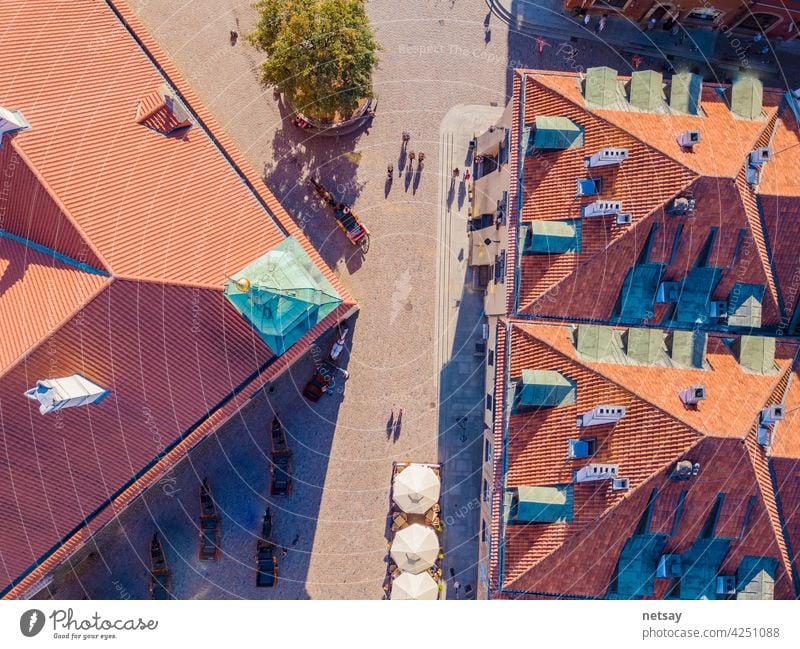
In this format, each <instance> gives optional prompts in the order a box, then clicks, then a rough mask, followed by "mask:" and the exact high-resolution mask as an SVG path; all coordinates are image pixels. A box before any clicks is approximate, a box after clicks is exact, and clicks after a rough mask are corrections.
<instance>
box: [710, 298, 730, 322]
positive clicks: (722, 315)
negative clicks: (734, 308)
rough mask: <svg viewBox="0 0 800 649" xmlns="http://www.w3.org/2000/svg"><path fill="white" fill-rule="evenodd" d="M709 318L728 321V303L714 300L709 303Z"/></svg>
mask: <svg viewBox="0 0 800 649" xmlns="http://www.w3.org/2000/svg"><path fill="white" fill-rule="evenodd" d="M708 317H709V318H715V319H717V320H727V319H728V303H727V302H726V301H725V300H713V301H711V302H709V303H708Z"/></svg>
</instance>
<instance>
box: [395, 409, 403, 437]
mask: <svg viewBox="0 0 800 649" xmlns="http://www.w3.org/2000/svg"><path fill="white" fill-rule="evenodd" d="M402 428H403V411H402V410H401V411H400V414H398V415H397V419H396V420H395V422H394V440H393V441H395V442H396V441H397V440H398V439H400V431H401V430H402Z"/></svg>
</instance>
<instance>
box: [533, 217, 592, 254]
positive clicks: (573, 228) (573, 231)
mask: <svg viewBox="0 0 800 649" xmlns="http://www.w3.org/2000/svg"><path fill="white" fill-rule="evenodd" d="M580 250H581V220H580V219H568V220H565V221H531V222H530V225H529V227H528V229H527V232H526V238H525V242H524V245H523V249H522V254H525V255H536V254H561V253H565V252H580Z"/></svg>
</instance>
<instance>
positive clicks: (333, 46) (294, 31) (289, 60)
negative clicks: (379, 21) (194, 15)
mask: <svg viewBox="0 0 800 649" xmlns="http://www.w3.org/2000/svg"><path fill="white" fill-rule="evenodd" d="M253 6H254V7H255V8H256V9H257V10H258V11H259V14H260V19H259V21H258V24H257V25H256V28H255V30H254V31H253V32H252V33H251V34H249V35H248V40H249V41H250V43H252V44H253V45H254V46H255V47H257V48H258V49H259V50H261V51H262V52H264V53H265V54H266V55H267V60H266V61H265V62H264V63H262V64H261V68H260V70H261V82H262V83H263V84H264V85H266V86H272V87H274V88H275V89H276V90H277V91H278V92H281V93H283V94H284V95H285V96H286V97H287V98H288V100H289V101H290V102H291V103H292V105H294V106H295V107H296V108H297V109H298V110H300V111H302V112H303V113H304V114H306V115H309V116H311V117H314V118H317V119H321V120H333V119H335V118H337V117H338V118H346V117H349V116H350V115H352V113H353V112H354V111H355V110H356V108H358V106H359V103H360V102H361V101H362V100H363V99H366V98H370V97H372V96H373V90H372V71H373V70H374V68H375V66H376V65H377V63H378V57H377V51H378V49H379V46H378V44H377V42H376V41H375V37H374V36H373V34H372V29H371V27H370V24H369V19H368V18H367V14H366V11H365V9H364V0H259V1H258V2H256V3H255V4H254V5H253Z"/></svg>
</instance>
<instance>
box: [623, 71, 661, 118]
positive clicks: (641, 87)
mask: <svg viewBox="0 0 800 649" xmlns="http://www.w3.org/2000/svg"><path fill="white" fill-rule="evenodd" d="M662 84H663V77H662V76H661V74H660V73H658V72H655V71H653V70H637V71H636V72H634V73H633V74H631V83H630V103H631V105H632V106H635V107H636V108H639V109H641V110H647V111H654V110H656V109H657V108H659V107H660V106H661V104H662V102H663V99H664V93H663V91H662Z"/></svg>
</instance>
